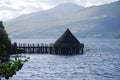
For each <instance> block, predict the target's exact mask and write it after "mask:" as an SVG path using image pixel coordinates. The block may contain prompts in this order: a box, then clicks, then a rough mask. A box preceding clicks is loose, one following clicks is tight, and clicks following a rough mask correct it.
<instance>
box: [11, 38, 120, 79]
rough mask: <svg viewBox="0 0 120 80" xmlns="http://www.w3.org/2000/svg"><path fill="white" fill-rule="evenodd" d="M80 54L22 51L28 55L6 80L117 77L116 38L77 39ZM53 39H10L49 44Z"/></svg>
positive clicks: (118, 49)
mask: <svg viewBox="0 0 120 80" xmlns="http://www.w3.org/2000/svg"><path fill="white" fill-rule="evenodd" d="M79 40H80V42H82V43H84V44H85V49H84V52H85V53H84V54H83V55H72V56H63V55H50V54H22V56H26V57H30V60H29V61H28V62H26V63H25V65H24V66H23V68H22V69H21V70H20V71H19V72H17V74H16V75H14V76H13V77H12V78H10V80H120V39H96V38H94V39H88V38H84V39H79ZM54 41H55V39H44V40H42V39H34V40H33V39H12V42H18V43H19V42H21V43H22V42H24V43H41V42H43V43H53V42H54Z"/></svg>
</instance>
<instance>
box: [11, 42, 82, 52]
mask: <svg viewBox="0 0 120 80" xmlns="http://www.w3.org/2000/svg"><path fill="white" fill-rule="evenodd" d="M83 48H84V45H83V44H81V47H79V48H75V47H73V48H71V47H67V48H65V47H53V44H52V43H51V44H43V43H38V44H25V43H18V44H17V43H14V44H13V50H14V52H16V53H24V54H26V53H28V54H73V53H74V54H79V53H83ZM16 50H19V52H18V51H16Z"/></svg>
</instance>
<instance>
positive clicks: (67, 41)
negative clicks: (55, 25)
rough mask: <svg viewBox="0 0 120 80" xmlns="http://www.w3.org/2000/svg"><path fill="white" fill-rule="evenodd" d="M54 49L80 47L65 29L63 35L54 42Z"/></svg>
mask: <svg viewBox="0 0 120 80" xmlns="http://www.w3.org/2000/svg"><path fill="white" fill-rule="evenodd" d="M54 47H80V42H79V41H78V40H77V39H76V37H75V36H74V35H73V34H72V33H71V31H70V30H69V29H67V30H66V31H65V32H64V33H63V35H62V36H61V37H60V38H58V40H56V42H55V43H54Z"/></svg>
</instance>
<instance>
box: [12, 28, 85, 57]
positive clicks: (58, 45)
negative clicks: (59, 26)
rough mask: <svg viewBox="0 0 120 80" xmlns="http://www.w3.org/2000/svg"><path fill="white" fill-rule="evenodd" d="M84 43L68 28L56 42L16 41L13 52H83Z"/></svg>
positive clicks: (68, 53)
mask: <svg viewBox="0 0 120 80" xmlns="http://www.w3.org/2000/svg"><path fill="white" fill-rule="evenodd" d="M83 48H84V44H82V43H80V42H79V40H77V38H76V37H75V36H74V35H73V34H72V33H71V31H70V30H69V29H67V30H66V31H65V32H64V34H63V35H62V36H61V37H60V38H58V39H57V40H56V42H55V43H54V44H52V43H51V44H43V43H41V44H39V43H38V44H25V43H18V44H17V43H14V44H13V52H15V53H38V54H48V53H49V54H67V55H70V54H80V53H81V54H82V53H83Z"/></svg>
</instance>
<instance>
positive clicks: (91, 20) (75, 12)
mask: <svg viewBox="0 0 120 80" xmlns="http://www.w3.org/2000/svg"><path fill="white" fill-rule="evenodd" d="M119 9H120V1H116V2H113V3H110V4H105V5H100V6H92V7H88V8H84V7H81V6H79V5H76V4H72V3H64V4H60V5H58V6H56V7H54V8H52V9H49V10H46V11H40V12H36V13H31V14H28V15H27V14H26V15H21V16H19V17H17V18H16V19H13V20H11V21H8V22H4V25H5V26H6V30H7V31H8V32H9V33H11V35H10V37H11V38H57V36H59V35H60V34H61V33H62V32H63V31H64V30H65V29H67V28H70V29H71V31H72V32H73V33H74V34H75V35H76V36H77V37H101V38H102V37H105V38H106V37H108V38H110V37H115V36H117V35H119V34H120V10H119Z"/></svg>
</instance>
